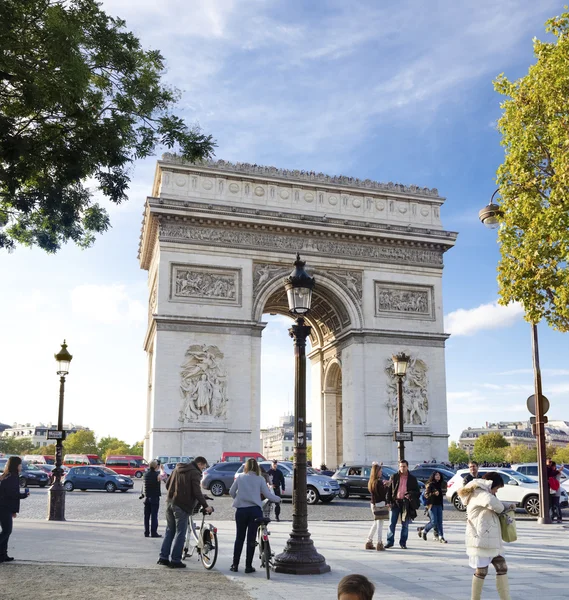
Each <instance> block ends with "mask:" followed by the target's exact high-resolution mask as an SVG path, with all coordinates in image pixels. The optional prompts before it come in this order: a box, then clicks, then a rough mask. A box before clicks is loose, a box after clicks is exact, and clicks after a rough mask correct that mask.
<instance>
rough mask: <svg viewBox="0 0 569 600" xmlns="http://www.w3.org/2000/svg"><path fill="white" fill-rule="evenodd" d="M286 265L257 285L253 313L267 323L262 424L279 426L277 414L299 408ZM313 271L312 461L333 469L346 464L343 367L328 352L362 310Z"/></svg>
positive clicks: (357, 324)
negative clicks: (290, 335)
mask: <svg viewBox="0 0 569 600" xmlns="http://www.w3.org/2000/svg"><path fill="white" fill-rule="evenodd" d="M281 269H282V270H281ZM281 269H279V270H278V271H277V268H276V267H275V271H274V273H272V274H271V275H272V277H270V278H268V279H267V280H265V281H263V282H262V285H259V284H257V286H256V287H257V288H258V289H256V290H255V295H254V306H253V314H254V318H255V319H257V320H259V321H261V320H262V321H264V322H268V325H267V327H266V328H265V330H264V331H263V341H262V345H261V424H262V428H263V429H264V428H266V427H269V426H273V425H275V426H276V425H277V419H278V418H280V417H281V416H284V415H286V414H291V415H292V414H293V413H294V353H293V343H292V340H291V339H290V338H289V337H288V332H287V330H288V328H290V326H291V325H292V324H293V320H292V319H291V318H290V314H289V309H288V303H287V298H286V292H285V290H284V286H283V285H282V280H283V276H285V275H286V274H288V273H289V272H290V267H286V268H285V267H282V268H281ZM314 275H315V277H316V281H317V283H316V289H315V290H314V294H313V300H312V307H311V310H310V313H309V315H308V316H307V318H306V321H307V323H308V324H309V325H310V326H311V327H312V334H311V336H310V339H309V340H308V343H307V348H306V354H307V355H311V361H310V362H309V364H308V365H307V378H306V379H307V381H306V384H307V385H306V398H307V419H308V421H309V422H312V432H313V454H312V456H313V464H314V465H315V466H320V464H321V463H322V462H324V463H326V465H327V466H329V467H331V468H334V467H336V466H338V465H341V464H342V463H343V461H344V454H345V453H344V433H343V404H342V369H341V365H340V361H339V360H338V359H334V360H333V361H332V362H330V361H329V360H326V361H325V360H324V354H326V353H328V352H330V351H332V350H333V348H334V346H335V345H336V342H337V340H338V338H339V337H340V336H342V335H343V334H345V333H346V332H347V331H350V330H353V329H359V328H360V327H361V315H360V313H359V310H358V309H359V308H360V307H359V306H357V305H356V304H355V303H354V302H353V300H352V299H351V298H350V297H349V294H348V293H347V291H346V290H343V289H342V288H341V287H340V286H338V284H337V282H335V281H332V280H331V279H327V278H326V276H325V275H324V274H322V273H320V274H319V273H318V271H314ZM267 315H270V317H269V318H267ZM283 317H285V318H283ZM277 343H278V346H277ZM316 351H318V352H316ZM277 413H278V414H277ZM268 418H270V419H271V422H269V420H268ZM263 445H265V442H263ZM314 461H316V462H314ZM316 463H318V464H316Z"/></svg>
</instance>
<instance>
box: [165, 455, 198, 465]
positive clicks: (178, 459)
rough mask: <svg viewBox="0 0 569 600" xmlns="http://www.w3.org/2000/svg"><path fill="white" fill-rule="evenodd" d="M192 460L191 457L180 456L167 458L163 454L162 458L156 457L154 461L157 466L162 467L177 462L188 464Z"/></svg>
mask: <svg viewBox="0 0 569 600" xmlns="http://www.w3.org/2000/svg"><path fill="white" fill-rule="evenodd" d="M192 460H194V457H193V456H180V455H178V456H168V455H166V454H164V455H162V456H157V457H156V461H157V462H158V464H159V465H164V464H166V463H174V464H178V463H179V462H181V463H189V462H192Z"/></svg>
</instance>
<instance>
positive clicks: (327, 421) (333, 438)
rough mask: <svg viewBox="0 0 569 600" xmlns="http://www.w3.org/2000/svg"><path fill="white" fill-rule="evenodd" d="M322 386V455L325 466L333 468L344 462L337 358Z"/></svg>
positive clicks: (327, 371)
mask: <svg viewBox="0 0 569 600" xmlns="http://www.w3.org/2000/svg"><path fill="white" fill-rule="evenodd" d="M323 387H324V389H323V392H322V396H323V398H322V400H323V402H322V405H323V413H324V414H323V415H322V421H323V426H322V434H323V435H322V446H323V448H322V456H323V461H324V463H325V464H326V466H327V467H328V468H332V469H335V468H336V467H338V466H340V465H341V464H342V463H343V462H344V433H343V414H342V368H341V366H340V363H339V362H338V361H337V360H334V361H333V362H332V363H331V364H330V365H329V366H328V368H327V370H326V373H325V375H324V386H323Z"/></svg>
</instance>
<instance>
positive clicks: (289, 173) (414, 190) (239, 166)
mask: <svg viewBox="0 0 569 600" xmlns="http://www.w3.org/2000/svg"><path fill="white" fill-rule="evenodd" d="M162 160H163V161H164V162H169V163H175V164H180V165H195V166H198V167H207V168H209V169H217V170H219V171H226V172H228V171H229V172H233V173H245V174H248V175H261V176H262V175H266V176H268V177H271V178H279V179H288V180H295V181H308V182H312V183H325V184H332V185H334V184H338V185H348V186H350V187H357V188H364V189H368V190H382V191H393V192H405V193H410V194H420V195H422V196H432V197H435V198H438V197H439V191H438V190H437V189H436V188H432V189H431V188H426V187H419V186H417V185H402V184H400V183H392V182H389V183H381V182H379V181H373V180H371V179H364V180H362V179H358V178H357V177H346V176H345V175H333V176H331V175H326V174H325V173H315V172H314V171H299V170H289V169H278V168H277V167H266V166H262V165H257V164H250V163H232V162H229V161H226V160H204V161H201V162H199V163H191V162H188V161H186V160H185V159H184V158H182V157H181V156H178V155H177V154H173V153H170V152H166V153H164V154H163V155H162Z"/></svg>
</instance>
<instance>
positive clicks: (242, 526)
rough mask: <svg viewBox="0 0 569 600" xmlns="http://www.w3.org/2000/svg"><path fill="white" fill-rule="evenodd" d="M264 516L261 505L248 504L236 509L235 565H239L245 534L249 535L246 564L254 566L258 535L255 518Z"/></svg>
mask: <svg viewBox="0 0 569 600" xmlns="http://www.w3.org/2000/svg"><path fill="white" fill-rule="evenodd" d="M262 516H263V511H262V510H261V507H260V506H247V507H245V508H238V509H237V510H236V511H235V523H236V525H237V536H236V537H235V545H234V546H233V564H234V565H235V566H237V565H239V560H240V558H241V552H242V551H243V544H244V543H245V535H246V536H247V554H246V557H245V566H246V567H252V566H253V556H254V555H255V538H256V536H257V528H258V525H257V524H256V523H255V519H260V518H261V517H262Z"/></svg>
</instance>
